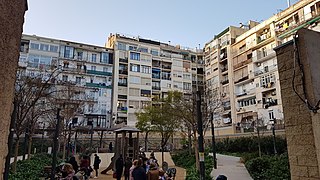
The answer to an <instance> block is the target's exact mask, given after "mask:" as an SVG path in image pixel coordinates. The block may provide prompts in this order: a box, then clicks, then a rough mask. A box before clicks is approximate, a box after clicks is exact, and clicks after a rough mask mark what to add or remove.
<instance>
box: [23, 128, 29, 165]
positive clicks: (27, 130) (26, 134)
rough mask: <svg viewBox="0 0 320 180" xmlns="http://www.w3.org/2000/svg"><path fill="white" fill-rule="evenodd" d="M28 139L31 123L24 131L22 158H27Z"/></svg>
mask: <svg viewBox="0 0 320 180" xmlns="http://www.w3.org/2000/svg"><path fill="white" fill-rule="evenodd" d="M28 139H29V125H28V126H27V128H26V131H25V133H24V141H23V146H24V147H23V155H22V160H25V159H26V154H27V152H28Z"/></svg>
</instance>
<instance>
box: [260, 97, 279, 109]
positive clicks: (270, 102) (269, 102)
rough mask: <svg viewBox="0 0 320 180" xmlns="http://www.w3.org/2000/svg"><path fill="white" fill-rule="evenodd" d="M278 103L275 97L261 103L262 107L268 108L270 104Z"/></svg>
mask: <svg viewBox="0 0 320 180" xmlns="http://www.w3.org/2000/svg"><path fill="white" fill-rule="evenodd" d="M276 105H278V100H277V99H267V100H266V102H265V103H264V104H263V106H264V108H266V109H268V108H269V107H271V106H276Z"/></svg>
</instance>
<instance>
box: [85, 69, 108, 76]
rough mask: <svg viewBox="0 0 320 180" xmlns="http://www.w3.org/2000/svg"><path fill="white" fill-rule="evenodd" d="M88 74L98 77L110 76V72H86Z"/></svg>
mask: <svg viewBox="0 0 320 180" xmlns="http://www.w3.org/2000/svg"><path fill="white" fill-rule="evenodd" d="M87 73H88V74H94V75H100V76H112V73H111V72H105V71H96V70H87Z"/></svg>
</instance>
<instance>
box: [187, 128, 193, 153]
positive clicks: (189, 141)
mask: <svg viewBox="0 0 320 180" xmlns="http://www.w3.org/2000/svg"><path fill="white" fill-rule="evenodd" d="M191 136H192V134H191V129H190V128H188V150H189V155H190V156H191V155H192V139H191Z"/></svg>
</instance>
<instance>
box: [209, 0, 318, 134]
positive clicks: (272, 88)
mask: <svg viewBox="0 0 320 180" xmlns="http://www.w3.org/2000/svg"><path fill="white" fill-rule="evenodd" d="M319 20H320V2H319V1H314V0H304V1H299V2H297V3H296V4H294V5H292V6H290V7H289V8H287V9H286V10H284V11H282V12H279V13H278V14H276V15H274V16H272V17H270V18H269V19H268V20H266V21H263V22H261V23H260V24H257V23H252V22H251V23H250V22H249V24H248V26H247V27H245V28H247V30H246V31H242V33H241V32H239V33H240V34H241V35H239V34H237V35H235V37H236V38H235V39H234V41H231V45H230V46H229V52H228V53H229V54H228V57H229V58H228V61H227V62H228V66H227V67H228V71H227V72H224V71H223V70H225V68H224V67H225V66H223V64H222V65H221V63H220V66H218V67H214V68H215V69H216V71H217V72H216V73H215V74H214V75H208V73H212V72H210V70H209V69H210V67H211V66H212V64H214V63H215V62H211V61H210V57H211V55H210V50H211V47H212V46H214V45H215V43H213V42H214V41H215V39H214V40H213V41H211V42H210V43H208V44H207V45H206V47H205V52H206V54H205V59H206V68H207V67H208V69H206V75H207V76H206V80H207V84H208V85H207V88H206V92H208V94H210V91H211V90H212V89H214V87H215V88H216V89H217V92H218V93H215V92H214V93H212V92H211V94H213V95H215V96H216V97H214V99H221V101H222V104H223V107H225V104H224V99H225V98H228V97H230V109H231V111H230V112H231V113H230V114H228V116H227V117H228V118H230V117H231V120H229V119H225V117H226V116H225V113H226V112H227V111H225V109H223V110H222V111H221V112H219V113H217V114H216V116H215V119H218V120H216V121H215V123H216V126H217V127H221V124H223V126H225V124H226V122H227V123H229V125H230V126H232V127H233V128H231V129H233V133H239V132H243V131H246V130H253V129H254V128H256V127H257V126H259V127H265V128H267V129H270V128H271V126H272V125H273V124H274V123H275V127H276V128H283V124H284V122H283V111H282V99H281V93H280V82H279V74H278V67H277V59H276V55H275V52H274V50H273V48H274V47H276V46H278V45H280V44H282V43H285V42H287V41H289V40H291V39H292V38H293V35H294V33H295V32H296V31H297V30H298V29H300V28H303V27H304V28H310V29H313V30H316V31H319V30H320V29H319V28H320V25H318V22H319ZM242 28H243V25H242ZM218 37H220V36H218ZM217 42H219V41H217ZM220 44H221V43H220ZM219 46H221V45H219ZM217 47H218V46H217ZM218 49H219V51H220V52H219V51H218V53H217V55H219V57H220V61H221V57H222V58H223V57H224V56H225V55H224V51H223V48H218ZM213 57H215V56H213ZM219 57H217V59H218V58H219ZM222 62H223V61H222ZM217 64H218V63H217ZM217 68H218V69H217ZM207 70H208V71H207ZM220 72H224V73H220ZM219 73H220V74H219ZM218 74H219V75H218ZM227 74H228V77H226V76H227ZM210 77H215V78H216V79H214V78H213V79H214V80H212V79H211V78H210ZM218 77H219V78H220V79H218ZM224 77H225V78H224ZM210 79H211V80H210ZM219 80H220V83H219ZM212 82H216V83H214V84H215V85H214V86H213V87H211V86H210V85H211V84H212ZM227 84H228V87H229V92H230V93H229V94H228V92H225V91H224V87H227ZM209 96H210V95H209ZM209 103H210V102H209ZM219 119H221V120H223V122H221V121H220V123H219ZM275 120H276V121H275ZM218 129H219V128H218ZM227 133H230V131H227Z"/></svg>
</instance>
